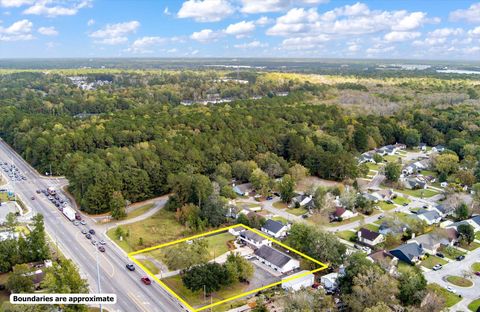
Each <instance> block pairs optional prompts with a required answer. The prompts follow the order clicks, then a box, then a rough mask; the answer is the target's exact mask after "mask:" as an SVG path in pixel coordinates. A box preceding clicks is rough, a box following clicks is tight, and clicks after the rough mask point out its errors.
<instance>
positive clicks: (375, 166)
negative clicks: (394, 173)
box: [367, 162, 380, 171]
mask: <svg viewBox="0 0 480 312" xmlns="http://www.w3.org/2000/svg"><path fill="white" fill-rule="evenodd" d="M367 167H368V169H370V170H375V171H378V169H380V166H379V165H377V164H374V163H371V162H367Z"/></svg>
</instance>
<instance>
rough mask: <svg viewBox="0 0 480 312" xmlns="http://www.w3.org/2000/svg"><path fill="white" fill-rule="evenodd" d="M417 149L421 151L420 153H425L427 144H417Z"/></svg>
mask: <svg viewBox="0 0 480 312" xmlns="http://www.w3.org/2000/svg"><path fill="white" fill-rule="evenodd" d="M418 149H419V150H421V151H426V150H427V143H420V144H418Z"/></svg>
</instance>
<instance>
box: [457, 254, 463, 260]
mask: <svg viewBox="0 0 480 312" xmlns="http://www.w3.org/2000/svg"><path fill="white" fill-rule="evenodd" d="M456 259H457V261H462V260H463V259H465V256H464V255H460V256H458V257H457V258H456Z"/></svg>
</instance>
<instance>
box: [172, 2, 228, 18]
mask: <svg viewBox="0 0 480 312" xmlns="http://www.w3.org/2000/svg"><path fill="white" fill-rule="evenodd" d="M233 12H234V8H233V7H232V6H231V4H230V3H229V2H228V1H227V0H187V1H185V2H184V3H183V4H182V7H181V8H180V10H179V11H178V13H177V17H178V18H193V19H194V20H195V21H197V22H218V21H220V20H222V19H224V18H225V17H227V16H229V15H231V14H232V13H233Z"/></svg>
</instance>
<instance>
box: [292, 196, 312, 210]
mask: <svg viewBox="0 0 480 312" xmlns="http://www.w3.org/2000/svg"><path fill="white" fill-rule="evenodd" d="M312 200H313V197H312V195H305V194H303V195H298V196H295V197H294V198H292V205H293V206H294V205H296V204H297V203H298V205H300V207H304V206H305V205H307V204H308V203H310V202H311V201H312Z"/></svg>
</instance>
